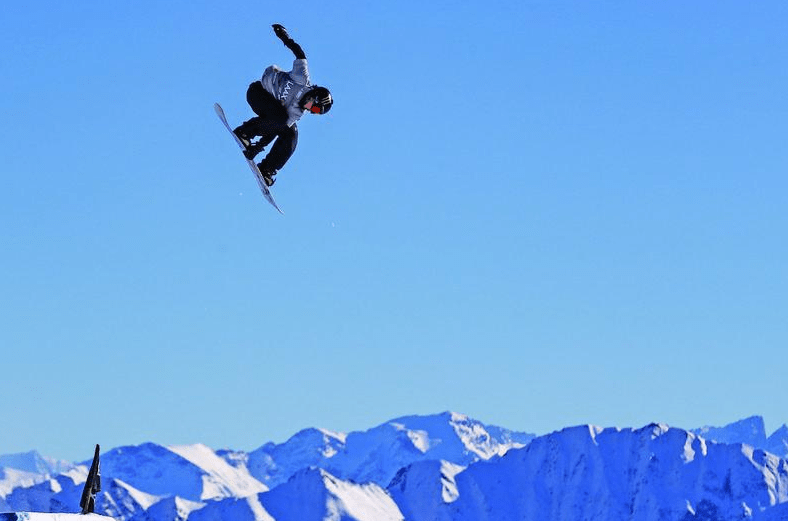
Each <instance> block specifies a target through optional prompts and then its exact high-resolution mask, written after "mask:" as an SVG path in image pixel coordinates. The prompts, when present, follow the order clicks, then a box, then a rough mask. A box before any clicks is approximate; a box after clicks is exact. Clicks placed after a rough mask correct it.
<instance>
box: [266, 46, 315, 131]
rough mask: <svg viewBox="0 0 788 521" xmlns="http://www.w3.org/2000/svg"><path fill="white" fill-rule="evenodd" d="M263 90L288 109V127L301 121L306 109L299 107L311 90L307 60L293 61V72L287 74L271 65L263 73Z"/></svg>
mask: <svg viewBox="0 0 788 521" xmlns="http://www.w3.org/2000/svg"><path fill="white" fill-rule="evenodd" d="M261 81H262V83H263V88H264V89H265V90H267V91H268V92H270V93H271V94H273V95H274V97H275V98H276V99H278V100H279V101H280V102H281V103H282V105H284V107H285V109H287V116H288V117H287V126H288V127H292V126H293V124H294V123H295V122H296V121H298V120H299V119H301V116H303V115H304V109H303V108H301V106H300V105H299V101H301V97H302V96H303V95H304V94H305V93H306V92H307V91H308V90H309V89H310V88H311V86H312V85H311V84H310V82H309V67H308V66H307V63H306V58H303V59H296V60H294V61H293V70H291V71H290V72H285V71H283V70H282V69H280V68H279V66H277V65H271V66H270V67H268V68H267V69H266V70H265V72H264V73H263V78H262V80H261Z"/></svg>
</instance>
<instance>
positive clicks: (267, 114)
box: [236, 81, 298, 172]
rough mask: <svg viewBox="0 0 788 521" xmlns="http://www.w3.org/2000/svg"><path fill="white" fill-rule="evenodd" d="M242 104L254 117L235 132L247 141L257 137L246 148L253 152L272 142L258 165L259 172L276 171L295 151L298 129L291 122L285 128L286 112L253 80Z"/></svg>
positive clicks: (272, 96)
mask: <svg viewBox="0 0 788 521" xmlns="http://www.w3.org/2000/svg"><path fill="white" fill-rule="evenodd" d="M246 101H247V102H248V103H249V106H250V107H252V110H253V111H254V113H255V114H257V116H256V117H253V118H252V119H250V120H248V121H245V122H244V123H243V124H241V125H240V126H239V127H238V128H237V129H236V131H237V132H238V133H241V134H244V135H246V136H248V137H250V138H254V137H257V136H260V140H259V141H258V142H257V143H256V144H253V145H252V146H251V147H250V148H252V149H253V150H255V153H259V152H260V151H262V150H263V148H264V147H266V146H268V145H269V144H270V143H271V142H272V141H273V140H274V139H276V143H274V146H272V147H271V150H270V151H269V152H268V154H267V155H266V156H265V159H263V160H262V161H261V162H260V163H259V166H260V171H261V172H265V171H268V172H271V171H274V170H279V169H281V168H282V167H283V166H285V163H287V160H288V159H290V156H292V155H293V152H295V149H296V145H297V144H298V127H297V126H296V124H295V123H293V126H292V127H288V126H287V119H288V116H287V109H285V107H284V105H282V104H281V103H280V102H279V100H277V99H276V98H275V97H274V95H273V94H271V93H270V92H268V91H267V90H265V89H264V88H263V84H262V83H261V82H259V81H255V82H254V83H252V84H251V85H249V89H248V90H247V91H246Z"/></svg>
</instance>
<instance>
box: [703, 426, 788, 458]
mask: <svg viewBox="0 0 788 521" xmlns="http://www.w3.org/2000/svg"><path fill="white" fill-rule="evenodd" d="M692 432H693V433H695V434H698V435H700V436H702V437H704V438H705V439H707V440H710V441H716V442H719V443H746V444H747V445H751V446H753V447H755V448H758V449H763V450H765V451H767V452H770V453H772V454H775V455H777V456H780V457H781V458H788V426H786V425H783V426H782V427H780V428H779V429H777V430H776V431H775V432H774V433H773V434H772V435H771V436H769V437H767V436H766V425H765V423H764V421H763V418H762V417H761V416H751V417H749V418H745V419H743V420H739V421H737V422H733V423H730V424H728V425H725V426H724V427H701V428H699V429H692Z"/></svg>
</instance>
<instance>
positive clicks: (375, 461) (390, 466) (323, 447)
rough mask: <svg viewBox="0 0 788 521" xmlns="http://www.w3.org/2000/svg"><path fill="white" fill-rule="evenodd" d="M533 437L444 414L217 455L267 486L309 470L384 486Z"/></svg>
mask: <svg viewBox="0 0 788 521" xmlns="http://www.w3.org/2000/svg"><path fill="white" fill-rule="evenodd" d="M534 437H535V436H534V435H533V434H528V433H523V432H514V431H510V430H508V429H503V428H501V427H496V426H490V425H484V424H482V423H481V422H479V421H476V420H473V419H471V418H468V417H467V416H464V415H462V414H457V413H452V412H445V413H442V414H438V415H434V416H407V417H403V418H397V419H395V420H391V421H389V422H386V423H384V424H382V425H379V426H377V427H374V428H372V429H370V430H367V431H363V432H352V433H350V434H341V433H335V432H330V431H327V430H323V429H306V430H303V431H301V432H299V433H298V434H296V435H295V436H293V437H292V438H290V439H289V440H287V441H286V442H285V443H283V444H279V445H276V444H273V443H268V444H266V445H263V446H262V447H260V448H259V449H257V450H255V451H253V452H251V453H249V454H248V455H247V456H246V457H244V455H242V454H238V453H233V452H221V453H220V454H221V455H222V456H223V457H224V458H225V459H226V460H227V461H228V462H229V463H231V464H233V465H236V466H239V467H240V466H246V467H247V468H248V471H249V473H250V474H251V475H252V476H254V477H255V478H256V479H258V480H259V481H261V482H262V483H265V484H266V485H268V486H269V487H274V486H276V485H279V484H281V483H284V482H285V481H287V479H288V478H289V477H290V476H292V475H293V474H294V473H296V472H297V471H299V470H301V469H304V468H309V467H316V468H321V469H324V470H327V471H328V472H330V473H331V474H332V475H334V476H336V477H338V478H341V479H349V480H352V481H356V482H359V483H363V482H373V483H377V484H378V485H381V486H383V487H385V486H387V485H388V484H389V482H391V480H392V478H393V477H394V476H395V475H396V474H397V472H398V471H399V470H400V469H401V468H402V467H405V466H407V465H409V464H411V463H414V462H417V461H431V460H447V461H452V462H453V463H455V464H457V465H462V466H466V465H468V464H470V463H472V462H474V461H478V460H486V459H490V458H491V457H493V456H498V455H502V454H504V453H505V452H506V451H508V450H509V449H512V448H518V447H523V446H525V445H526V444H528V442H530V441H531V440H532V439H533V438H534Z"/></svg>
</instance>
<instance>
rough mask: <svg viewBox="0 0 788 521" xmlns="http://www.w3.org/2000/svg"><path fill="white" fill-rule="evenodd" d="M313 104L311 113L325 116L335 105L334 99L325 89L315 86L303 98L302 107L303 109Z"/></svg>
mask: <svg viewBox="0 0 788 521" xmlns="http://www.w3.org/2000/svg"><path fill="white" fill-rule="evenodd" d="M310 101H311V102H312V108H310V109H309V111H310V112H311V113H312V114H325V113H326V112H328V111H329V110H331V105H333V104H334V98H332V97H331V93H330V92H329V91H328V89H327V88H325V87H319V86H317V85H316V86H314V87H312V88H311V89H309V90H308V91H307V93H306V94H304V96H303V97H302V98H301V106H302V107H303V106H304V105H306V104H307V103H309V102H310Z"/></svg>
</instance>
